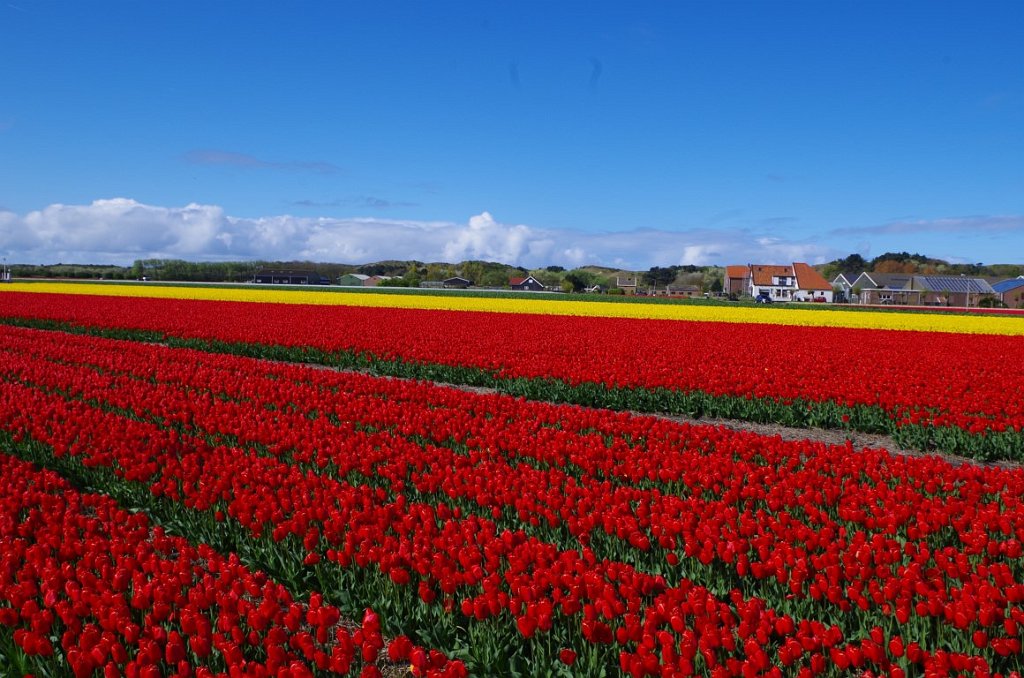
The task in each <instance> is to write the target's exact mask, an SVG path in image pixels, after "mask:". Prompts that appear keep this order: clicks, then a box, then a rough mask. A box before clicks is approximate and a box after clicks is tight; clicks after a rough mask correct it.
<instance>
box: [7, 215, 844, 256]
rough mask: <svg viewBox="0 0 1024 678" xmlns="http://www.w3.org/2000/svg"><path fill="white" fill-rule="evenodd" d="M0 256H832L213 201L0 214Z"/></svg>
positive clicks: (721, 241) (689, 233) (717, 234)
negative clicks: (243, 210)
mask: <svg viewBox="0 0 1024 678" xmlns="http://www.w3.org/2000/svg"><path fill="white" fill-rule="evenodd" d="M0 253H3V254H5V256H7V258H8V260H9V261H12V262H19V263H56V262H66V263H70V262H78V263H116V264H130V263H131V262H132V261H133V260H135V259H144V258H154V257H160V258H181V259H189V260H194V261H212V260H245V259H268V260H289V259H300V260H312V261H331V262H339V263H366V262H372V261H379V260H382V259H418V260H420V261H453V262H454V261H461V260H465V259H484V260H489V261H501V262H504V263H509V264H514V265H522V266H528V267H534V266H547V265H553V264H558V265H562V266H566V267H574V266H580V265H584V264H601V265H606V266H617V267H623V268H632V269H647V268H649V267H651V266H669V265H673V264H694V265H703V264H728V263H747V262H765V263H770V262H774V261H785V262H789V261H794V260H796V261H807V262H810V263H819V262H822V261H826V260H828V259H830V258H834V257H835V256H839V255H840V254H839V253H837V252H836V251H834V250H833V249H831V248H829V247H827V246H824V245H819V244H816V243H812V242H802V241H788V240H785V239H781V238H777V237H772V238H767V237H764V236H763V235H761V234H758V233H754V232H751V231H750V230H747V229H732V230H715V229H691V230H684V231H665V230H658V229H653V228H643V229H635V230H630V231H618V232H605V233H588V232H583V231H576V230H570V229H541V228H535V227H531V226H528V225H524V224H505V223H502V222H501V221H499V220H498V219H496V218H495V217H494V216H493V215H491V214H490V213H489V212H481V213H480V214H478V215H475V216H472V217H470V218H469V219H468V220H467V221H466V222H465V223H456V222H448V221H409V220H395V219H377V218H347V219H346V218H340V219H337V218H323V217H321V218H315V217H295V216H290V215H278V216H267V217H260V218H255V219H254V218H241V217H233V216H230V215H227V214H225V213H224V210H223V209H222V208H220V207H218V206H216V205H198V204H189V205H186V206H184V207H161V206H155V205H146V204H143V203H140V202H137V201H135V200H131V199H127V198H114V199H109V200H96V201H94V202H92V203H91V204H88V205H61V204H54V205H50V206H48V207H45V208H43V209H41V210H37V211H33V212H29V213H28V214H25V215H23V216H21V215H18V214H16V213H14V212H10V211H2V210H0Z"/></svg>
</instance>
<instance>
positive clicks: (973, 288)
mask: <svg viewBox="0 0 1024 678" xmlns="http://www.w3.org/2000/svg"><path fill="white" fill-rule="evenodd" d="M914 285H915V287H916V286H920V287H921V288H922V289H925V290H928V291H930V292H976V293H979V294H992V293H993V292H995V290H993V289H992V286H991V285H989V284H988V282H987V281H985V280H984V279H983V278H968V277H967V276H961V275H915V276H914Z"/></svg>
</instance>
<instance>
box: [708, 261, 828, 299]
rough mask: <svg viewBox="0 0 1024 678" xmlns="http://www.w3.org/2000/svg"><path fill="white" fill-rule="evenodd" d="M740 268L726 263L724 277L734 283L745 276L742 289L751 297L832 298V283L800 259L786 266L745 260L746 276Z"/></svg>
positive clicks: (732, 284)
mask: <svg viewBox="0 0 1024 678" xmlns="http://www.w3.org/2000/svg"><path fill="white" fill-rule="evenodd" d="M741 268H743V267H742V266H729V267H727V268H726V278H725V281H726V283H727V284H728V285H730V286H734V285H735V284H736V281H739V280H746V283H747V287H746V289H745V290H744V291H745V293H746V294H749V295H750V296H752V297H757V296H761V297H767V298H769V299H771V300H772V301H828V302H831V301H832V285H830V284H829V283H828V281H827V280H825V279H824V278H823V277H821V274H820V273H818V272H817V271H816V270H814V269H813V268H811V266H809V265H808V264H805V263H803V262H793V264H792V265H789V266H786V265H768V264H748V265H747V266H746V269H747V271H746V275H745V276H743V275H741V272H740V270H739V269H741ZM730 289H733V288H732V287H730ZM732 293H734V294H735V292H732Z"/></svg>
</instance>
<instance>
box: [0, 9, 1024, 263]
mask: <svg viewBox="0 0 1024 678" xmlns="http://www.w3.org/2000/svg"><path fill="white" fill-rule="evenodd" d="M0 64H2V65H0V255H3V256H5V257H6V258H7V260H8V261H9V262H25V263H56V262H58V261H63V262H71V261H74V262H89V263H130V262H131V261H133V260H134V259H138V258H148V257H177V258H185V259H190V260H224V259H252V258H261V259H293V258H295V259H309V260H313V261H334V262H344V263H362V262H366V261H375V260H380V259H407V258H415V259H420V260H425V261H437V260H449V261H451V260H460V259H470V258H480V259H490V260H497V261H504V262H506V263H512V264H519V265H525V266H530V267H532V266H543V265H550V264H559V265H563V266H576V265H582V264H603V265H608V266H619V267H623V268H636V269H645V268H647V267H650V266H653V265H671V264H720V265H724V264H730V263H748V262H761V263H776V262H790V261H793V260H797V261H808V262H810V263H820V262H823V261H828V260H830V259H833V258H836V257H843V256H846V255H848V254H850V253H852V252H858V253H860V254H862V255H864V256H865V257H868V258H870V257H872V256H876V255H878V254H881V253H883V252H886V251H902V250H906V251H911V252H920V253H922V254H927V255H929V256H934V257H939V258H944V259H948V260H951V261H958V262H984V263H1024V3H1021V2H1016V1H1015V2H984V3H974V2H863V1H861V2H843V1H839V0H836V1H829V2H810V1H807V2H796V1H792V2H775V1H771V0H763V1H758V2H740V1H732V2H710V1H708V2H682V1H680V2H639V3H625V2H614V3H612V2H595V1H589V2H556V3H541V2H472V3H470V2H444V1H431V2H426V1H424V0H420V1H417V2H387V1H384V2H323V3H308V2H307V3H301V2H255V3H253V2H226V1H225V2H208V1H203V2H189V1H185V0H177V1H175V2H128V1H121V2H108V1H104V0H90V1H89V2H72V1H67V2H50V1H45V0H0Z"/></svg>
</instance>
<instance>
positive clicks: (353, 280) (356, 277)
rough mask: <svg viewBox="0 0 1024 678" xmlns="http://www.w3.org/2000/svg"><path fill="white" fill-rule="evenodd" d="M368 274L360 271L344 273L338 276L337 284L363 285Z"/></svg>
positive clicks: (367, 278) (343, 285) (347, 285)
mask: <svg viewBox="0 0 1024 678" xmlns="http://www.w3.org/2000/svg"><path fill="white" fill-rule="evenodd" d="M369 279H370V276H368V275H363V274H362V273H346V274H345V275H343V276H340V277H339V278H338V284H339V285H341V286H342V287H363V286H364V285H366V281H367V280H369Z"/></svg>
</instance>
